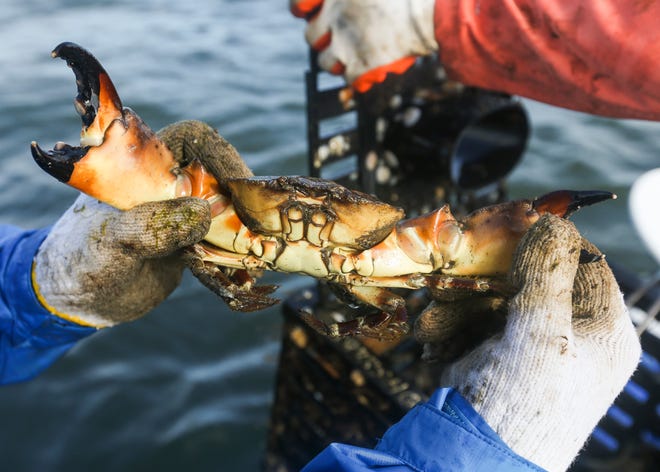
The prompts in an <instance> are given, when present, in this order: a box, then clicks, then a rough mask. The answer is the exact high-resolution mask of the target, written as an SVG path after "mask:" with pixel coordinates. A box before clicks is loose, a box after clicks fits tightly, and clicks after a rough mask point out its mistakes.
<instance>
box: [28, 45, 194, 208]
mask: <svg viewBox="0 0 660 472" xmlns="http://www.w3.org/2000/svg"><path fill="white" fill-rule="evenodd" d="M52 56H53V57H60V58H62V59H64V60H65V61H66V62H67V64H68V65H69V67H71V68H72V69H73V72H74V74H75V76H76V84H77V87H78V95H77V96H76V98H75V99H74V106H75V108H76V111H77V112H78V114H79V115H80V117H81V119H82V124H83V126H82V131H81V133H80V146H70V145H68V144H64V143H57V144H56V145H55V147H54V148H53V150H51V151H44V150H43V149H42V148H40V147H39V146H38V145H37V143H36V142H33V143H32V145H31V151H32V156H33V157H34V160H35V161H36V163H37V164H38V165H39V166H40V167H41V168H42V169H43V170H45V171H46V172H48V173H49V174H51V175H52V176H53V177H55V178H57V179H58V180H60V181H62V182H65V183H67V184H68V185H70V186H72V187H74V188H76V189H78V190H80V191H82V192H84V193H86V194H88V195H90V196H92V197H95V198H98V199H99V200H101V201H103V202H105V203H108V204H110V205H112V206H114V207H117V208H120V209H128V208H131V207H133V206H135V205H137V204H139V203H143V202H148V201H157V200H165V199H168V198H174V197H176V196H182V195H186V194H187V193H186V189H189V188H190V187H191V186H190V184H189V182H187V180H188V179H189V176H188V175H187V174H185V173H181V172H179V166H178V163H177V162H176V161H175V159H174V157H173V156H172V153H171V152H170V151H169V150H168V149H167V147H166V146H165V145H164V144H163V143H162V142H161V141H160V139H158V137H157V136H156V134H155V133H154V132H153V131H152V130H151V129H150V128H149V127H148V126H147V125H146V124H145V123H144V122H143V121H142V120H141V119H140V118H139V117H138V116H137V115H136V114H135V113H134V112H133V111H132V110H130V109H129V108H123V107H122V103H121V100H120V98H119V96H118V94H117V91H116V90H115V87H114V85H113V83H112V81H111V80H110V77H109V76H108V74H107V72H106V71H105V69H104V68H103V66H101V64H100V63H99V61H98V60H97V59H96V58H95V57H94V56H93V55H92V54H90V53H89V52H88V51H86V50H85V49H83V48H82V47H80V46H78V45H77V44H74V43H62V44H60V45H59V46H57V47H56V48H55V49H54V50H53V53H52Z"/></svg>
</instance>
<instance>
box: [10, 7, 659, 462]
mask: <svg viewBox="0 0 660 472" xmlns="http://www.w3.org/2000/svg"><path fill="white" fill-rule="evenodd" d="M287 7H288V2H284V1H278V2H275V1H272V0H233V1H232V0H212V1H211V0H203V1H193V2H174V1H165V0H143V1H141V2H131V1H127V0H126V1H103V2H101V1H85V2H83V1H80V0H49V1H46V0H41V1H39V0H23V1H17V0H5V1H4V2H3V7H2V8H1V9H0V25H2V29H1V30H0V40H1V41H2V45H3V47H2V52H1V53H0V150H1V151H2V153H1V157H0V159H1V162H0V170H1V172H0V223H10V224H15V225H19V226H22V227H25V228H34V227H41V226H45V225H48V224H51V223H53V222H54V221H55V220H56V219H57V217H58V216H59V215H60V214H61V213H62V212H64V211H65V209H66V208H67V207H68V205H69V204H70V203H71V202H72V201H73V199H74V198H75V195H76V194H75V192H74V191H73V190H71V189H69V188H67V187H65V186H64V185H62V184H59V183H58V182H56V181H55V180H54V179H52V178H51V177H49V176H48V175H46V174H45V173H44V172H42V171H41V170H39V169H38V168H37V166H36V165H35V164H34V163H33V161H32V158H31V157H30V153H29V143H30V141H32V140H38V141H39V142H40V143H41V144H42V146H43V147H51V146H52V145H53V143H54V142H56V141H58V140H63V141H65V142H69V143H75V142H77V139H78V133H79V130H80V120H79V118H78V116H77V115H76V113H75V112H74V110H73V107H72V99H73V97H74V96H75V85H74V81H73V75H72V73H71V71H70V70H68V69H67V68H66V67H65V65H64V63H63V62H61V61H59V60H58V61H53V60H52V59H51V58H50V55H49V53H50V51H51V50H52V48H53V47H54V46H55V45H57V44H58V43H60V42H61V41H74V42H77V43H79V44H81V45H83V46H84V47H86V48H87V49H89V50H90V51H92V52H93V53H94V54H95V55H96V56H97V57H98V58H99V59H100V60H101V62H102V63H103V64H104V66H105V67H106V69H107V70H108V71H109V73H110V75H111V77H112V79H113V81H114V83H115V85H116V87H117V89H118V91H119V94H120V96H121V97H122V100H123V102H124V105H125V106H130V107H131V108H133V109H134V110H136V111H137V112H138V114H139V115H141V116H142V118H143V119H145V120H146V121H147V123H149V124H150V125H151V127H152V128H154V129H159V128H161V127H163V126H165V125H167V124H169V123H172V122H174V121H177V120H181V119H192V118H194V119H200V120H204V121H206V122H208V123H210V124H211V125H213V126H214V127H216V128H217V129H219V131H220V133H221V134H222V135H223V136H224V137H225V138H227V139H228V140H229V141H230V142H232V143H233V144H234V145H235V146H236V147H237V148H238V150H239V151H240V152H241V153H242V155H243V156H244V158H245V159H246V161H247V162H248V164H249V165H250V166H251V167H252V169H253V170H254V172H255V174H257V175H259V174H261V175H281V174H304V173H306V161H305V149H306V143H305V111H304V110H305V102H304V100H305V95H304V84H303V72H304V70H305V69H306V66H307V49H306V46H305V44H304V40H303V29H304V23H303V22H301V21H299V20H296V19H294V18H293V17H291V16H290V14H289V13H288V11H287ZM525 104H526V106H527V110H528V112H529V114H530V117H531V122H532V127H533V136H532V140H531V143H530V146H529V149H528V151H527V154H526V157H525V159H524V161H523V163H522V164H521V165H520V166H519V167H518V168H517V169H516V170H515V172H514V173H513V175H512V176H511V179H510V190H511V196H512V197H530V196H535V195H539V194H542V193H544V192H546V191H549V190H553V189H556V188H576V189H586V188H597V189H604V190H610V191H614V192H616V193H617V194H618V195H619V199H618V200H616V201H614V202H610V203H606V204H601V205H598V206H596V207H592V208H590V209H589V210H588V211H584V212H582V213H580V214H579V215H577V216H576V217H575V221H576V223H577V224H578V226H579V228H580V229H581V230H582V232H583V233H584V234H585V235H586V236H587V237H588V238H590V239H591V240H592V241H594V242H595V243H596V244H597V245H599V246H600V247H601V249H603V250H604V252H606V253H607V255H608V257H609V258H610V259H611V260H613V261H617V262H620V263H622V264H624V265H625V266H626V267H628V268H630V269H633V270H635V271H637V272H640V273H646V272H650V271H652V270H654V268H655V265H654V263H653V262H652V261H651V259H650V256H649V255H648V253H647V252H646V251H645V249H644V247H643V245H642V244H641V242H640V240H639V239H638V237H637V235H636V234H635V233H634V231H633V230H632V227H631V224H630V220H629V217H628V214H627V207H626V206H627V194H628V188H629V186H630V185H631V183H632V182H633V180H634V179H635V177H637V176H638V175H640V174H641V173H643V172H644V171H645V170H648V169H651V168H653V167H656V166H657V165H658V164H659V163H660V144H658V141H657V136H658V135H659V132H660V124H658V123H649V122H641V121H617V120H609V119H602V118H596V117H592V116H589V115H584V114H580V113H574V112H569V111H565V110H560V109H556V108H553V107H549V106H546V105H542V104H539V103H534V102H525ZM649 217H654V218H657V213H656V214H655V215H649ZM267 281H268V282H275V283H278V284H280V286H281V288H280V291H279V296H280V297H281V298H285V297H286V296H287V294H289V293H292V292H295V291H296V290H299V288H300V286H301V285H302V284H304V283H306V280H305V279H303V278H300V277H283V276H279V275H268V277H267ZM280 323H281V320H280V316H279V309H278V308H277V307H275V308H273V309H270V310H265V311H261V312H258V313H248V314H241V313H235V312H230V311H228V310H227V309H226V308H225V306H224V304H223V303H222V302H221V301H220V300H218V299H216V298H215V296H213V295H212V294H211V293H210V292H208V291H207V290H206V289H204V288H203V287H202V286H201V285H200V284H199V283H198V282H197V281H196V280H195V279H194V278H193V277H191V276H189V275H186V277H185V278H184V281H183V283H182V285H181V287H180V288H179V289H177V290H176V291H175V293H174V294H173V295H172V296H171V297H170V298H169V299H168V300H167V301H166V302H165V303H164V304H163V305H161V306H160V307H159V308H157V309H156V310H154V311H153V312H152V313H151V314H149V315H148V316H146V317H145V318H143V319H141V320H139V321H137V322H134V323H131V324H128V325H125V326H119V327H116V328H113V329H110V330H106V331H103V332H100V333H98V334H96V335H94V336H92V337H91V338H89V339H87V340H85V341H83V342H81V343H79V344H78V345H77V346H76V347H75V348H74V349H72V350H71V351H70V352H69V353H68V354H67V355H66V356H65V357H64V358H63V359H61V360H60V361H59V362H57V363H56V364H55V365H54V366H53V367H52V368H50V369H49V370H48V371H47V372H46V373H44V374H43V375H41V376H40V377H39V378H37V379H35V380H33V381H31V382H27V383H24V384H19V385H12V386H5V387H2V388H0V419H1V420H0V421H1V426H0V461H1V462H0V464H1V466H0V468H1V469H2V470H21V471H43V470H90V469H92V468H93V469H94V470H180V469H182V468H184V467H185V468H186V469H189V470H227V471H234V470H235V471H246V470H257V469H258V465H259V461H260V458H261V454H262V452H263V450H264V447H265V440H266V432H267V426H268V418H269V408H270V404H271V401H272V386H273V383H274V376H275V370H276V367H277V355H278V349H279V336H280Z"/></svg>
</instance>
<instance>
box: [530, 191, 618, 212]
mask: <svg viewBox="0 0 660 472" xmlns="http://www.w3.org/2000/svg"><path fill="white" fill-rule="evenodd" d="M615 199H616V195H615V194H613V193H612V192H606V191H603V190H581V191H580V190H557V191H556V192H550V193H546V194H545V195H542V196H540V197H539V198H537V199H536V200H534V201H533V202H532V208H533V209H534V210H536V211H537V212H538V213H539V214H543V213H552V214H553V215H556V216H559V217H561V218H568V217H569V216H571V215H572V214H573V213H575V212H576V211H578V210H579V209H580V208H582V207H585V206H589V205H594V204H596V203H600V202H603V201H605V200H615Z"/></svg>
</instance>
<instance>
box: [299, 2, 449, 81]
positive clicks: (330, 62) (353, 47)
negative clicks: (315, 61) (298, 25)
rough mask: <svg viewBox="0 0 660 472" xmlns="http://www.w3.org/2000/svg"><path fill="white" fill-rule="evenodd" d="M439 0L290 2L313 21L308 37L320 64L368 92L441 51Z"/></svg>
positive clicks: (309, 27)
mask: <svg viewBox="0 0 660 472" xmlns="http://www.w3.org/2000/svg"><path fill="white" fill-rule="evenodd" d="M434 4H435V0H388V1H381V0H290V8H291V11H292V13H293V14H294V15H296V16H299V17H302V18H306V19H307V20H308V21H309V25H308V27H307V31H306V32H305V38H306V39H307V42H308V43H309V44H310V46H311V47H312V48H313V49H314V50H316V51H319V52H320V54H319V65H320V66H321V67H322V68H323V69H326V70H328V71H330V72H331V73H334V74H340V75H344V77H345V78H346V80H347V82H348V83H349V84H351V85H352V87H353V88H354V89H355V90H357V91H358V92H366V91H367V90H369V89H370V88H371V86H372V85H373V84H374V83H378V82H382V81H383V80H385V78H386V75H387V73H390V72H394V73H399V74H401V73H403V72H405V71H406V70H407V69H408V68H409V67H410V66H411V65H412V64H413V63H414V62H415V59H416V56H423V55H427V54H430V53H432V52H433V51H435V50H436V49H437V48H438V45H437V43H436V41H435V37H434V31H433V29H434V27H433V7H434Z"/></svg>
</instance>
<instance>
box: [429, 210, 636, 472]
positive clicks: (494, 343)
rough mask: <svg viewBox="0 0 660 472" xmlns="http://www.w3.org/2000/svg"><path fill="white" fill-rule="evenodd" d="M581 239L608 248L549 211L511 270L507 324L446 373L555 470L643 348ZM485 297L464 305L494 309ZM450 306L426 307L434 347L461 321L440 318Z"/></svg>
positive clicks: (610, 281)
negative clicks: (586, 257) (513, 291)
mask: <svg viewBox="0 0 660 472" xmlns="http://www.w3.org/2000/svg"><path fill="white" fill-rule="evenodd" d="M581 248H584V249H586V250H587V251H588V252H590V253H592V254H600V252H599V251H598V249H596V248H595V246H593V245H592V244H591V243H589V242H587V241H586V240H583V239H581V237H580V235H579V233H578V232H577V230H576V229H575V227H574V226H573V224H572V223H570V222H569V221H566V220H563V219H561V218H557V217H554V216H552V215H546V216H544V217H542V218H541V219H540V220H539V221H538V222H537V223H536V224H535V225H534V226H533V227H532V228H531V229H530V230H529V231H528V233H527V234H526V235H525V237H524V238H523V239H522V241H521V242H520V244H519V246H518V249H517V252H516V255H515V257H514V261H513V265H512V271H511V274H510V278H511V282H512V283H513V285H514V286H515V287H518V288H519V289H520V291H519V292H518V293H517V295H515V296H514V297H513V299H512V300H511V301H510V304H509V307H508V316H507V318H506V324H505V326H504V328H503V329H502V330H500V331H499V332H498V333H497V334H495V335H494V336H492V337H490V338H488V339H487V340H486V341H484V342H483V343H481V344H480V345H479V346H477V347H476V348H474V349H473V350H472V351H471V352H469V353H468V354H466V355H465V356H464V357H462V358H460V359H458V360H457V361H456V362H454V363H452V364H450V365H449V366H448V367H447V368H446V370H445V371H444V373H443V375H442V379H441V382H442V385H443V386H453V387H455V388H457V389H458V390H459V391H460V392H461V394H462V395H463V396H465V397H466V398H467V399H468V401H470V403H471V404H472V405H473V406H474V408H475V409H476V410H477V411H478V412H479V413H480V414H481V415H482V416H483V417H484V419H485V420H486V421H487V422H488V424H489V425H490V426H491V427H492V428H493V429H494V430H495V431H496V432H497V433H498V434H499V435H500V437H501V438H502V439H503V440H504V441H505V442H506V443H507V444H508V445H509V446H510V447H511V448H512V449H513V450H514V451H515V452H516V453H518V454H520V455H521V456H523V457H525V458H527V459H528V460H530V461H532V462H534V463H536V464H537V465H539V466H541V467H544V468H546V469H548V470H551V471H555V470H565V469H566V468H568V466H569V465H570V463H571V462H572V461H573V459H574V458H575V456H576V455H577V453H578V451H579V450H580V448H581V447H582V445H583V444H584V442H585V441H586V439H587V438H588V436H589V434H590V433H591V431H592V430H593V429H594V427H595V426H596V424H597V423H598V421H599V419H600V418H601V417H602V416H603V415H604V414H605V413H606V411H607V409H608V407H609V406H610V405H611V404H612V402H613V401H614V399H615V398H616V396H617V395H618V394H619V392H620V391H621V390H622V389H623V386H624V385H625V383H626V382H627V380H628V378H629V377H630V375H631V374H632V372H633V371H634V369H635V366H636V365H637V363H638V361H639V357H640V353H641V348H640V343H639V340H638V338H637V335H636V334H635V331H634V329H633V325H632V323H631V321H630V318H629V316H628V312H627V310H626V307H625V304H624V302H623V297H622V295H621V293H620V291H619V288H618V285H617V283H616V281H615V279H614V276H613V275H612V272H611V270H610V269H609V267H608V266H607V263H606V262H605V260H604V259H601V260H599V261H597V262H590V263H583V264H578V260H579V256H580V249H581ZM464 305H467V304H464ZM481 305H482V306H481V308H482V309H483V310H479V309H477V310H473V309H468V308H466V307H465V306H461V305H460V304H459V305H458V310H459V311H461V310H464V311H466V312H470V313H471V315H470V314H468V316H475V315H474V314H475V313H477V312H479V311H482V312H483V311H485V310H486V308H487V303H486V302H483V303H481ZM461 307H462V308H461ZM447 313H449V310H447V307H446V306H444V304H443V303H436V304H434V305H433V306H431V307H430V308H429V309H428V310H427V311H426V313H424V314H423V315H422V316H421V317H420V319H419V321H418V323H417V325H416V335H417V337H418V339H421V340H422V341H423V342H426V343H430V344H428V345H427V346H425V348H431V349H436V350H437V349H439V348H441V347H442V346H443V344H447V342H448V341H449V339H451V337H452V336H453V335H456V334H457V333H456V331H455V330H456V329H461V324H462V323H460V322H458V321H456V320H454V321H451V320H449V322H444V321H443V320H441V319H440V318H443V317H444V316H445V315H446V314H447ZM459 315H460V313H457V314H456V316H459ZM478 318H479V319H483V316H482V315H478Z"/></svg>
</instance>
